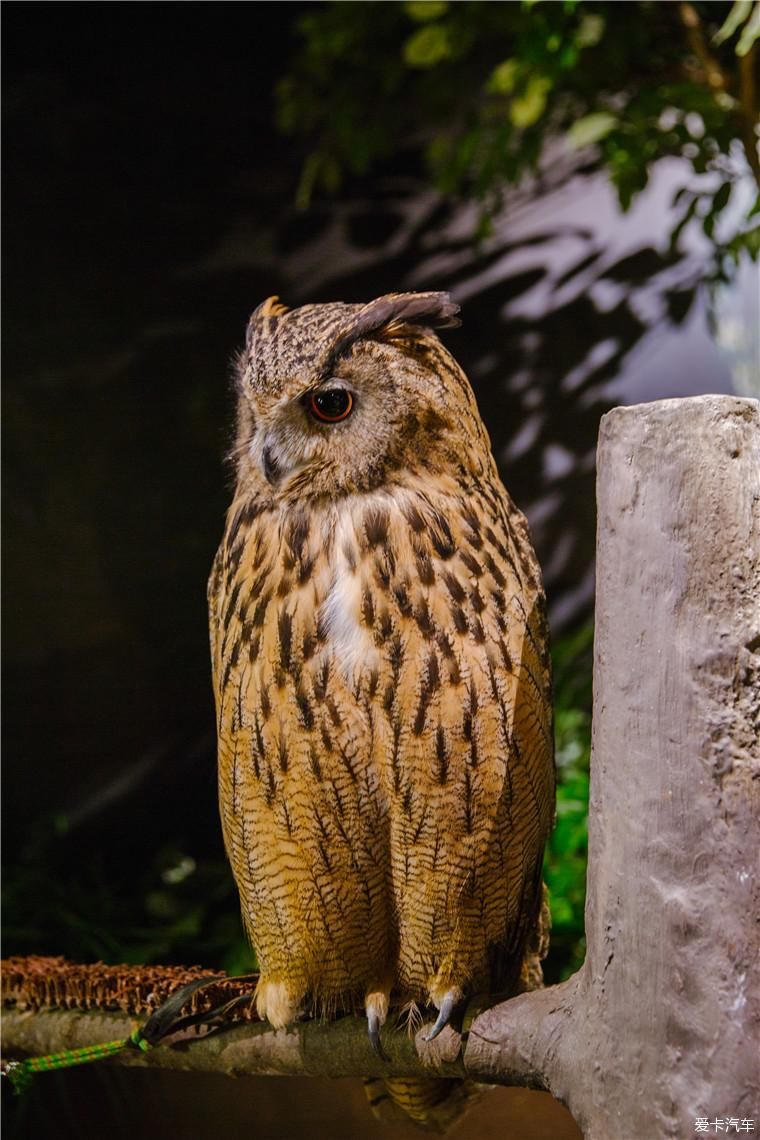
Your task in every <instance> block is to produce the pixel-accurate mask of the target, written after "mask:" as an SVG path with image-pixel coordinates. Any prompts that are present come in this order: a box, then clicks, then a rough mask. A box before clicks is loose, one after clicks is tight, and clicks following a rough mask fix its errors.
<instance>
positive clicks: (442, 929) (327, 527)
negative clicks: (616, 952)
mask: <svg viewBox="0 0 760 1140" xmlns="http://www.w3.org/2000/svg"><path fill="white" fill-rule="evenodd" d="M457 312H458V306H456V305H455V304H453V303H452V302H451V301H450V300H449V297H448V295H447V294H445V293H393V294H389V295H388V296H384V297H379V298H378V299H377V300H375V301H371V302H370V303H369V304H365V305H361V304H337V303H336V304H321V305H305V306H304V307H302V308H297V309H293V310H291V309H288V308H286V307H285V306H284V305H282V304H280V303H279V302H278V300H277V298H270V299H269V300H268V301H265V302H264V303H263V304H262V305H260V306H259V308H258V309H256V311H255V312H254V314H253V316H252V317H251V319H250V321H249V324H248V330H247V337H246V345H245V348H244V350H243V351H242V352H241V354H240V356H239V358H238V360H237V369H236V370H237V387H238V416H237V436H236V443H235V448H234V457H235V461H236V470H237V482H236V487H235V493H234V498H233V502H232V505H231V507H230V509H229V513H228V515H227V521H226V529H225V533H224V537H223V540H222V543H221V546H220V548H219V551H218V554H217V557H216V561H215V563H214V567H213V570H212V574H211V580H210V584H209V601H210V624H211V644H212V657H213V674H214V686H215V693H216V707H217V718H218V736H219V801H220V807H221V816H222V823H223V830H224V839H225V845H226V849H227V853H228V855H229V859H230V862H231V864H232V869H233V872H234V875H235V879H236V881H237V886H238V889H239V891H240V899H241V908H242V915H243V922H244V924H245V928H246V931H247V933H248V935H249V937H250V940H251V942H252V943H253V946H254V949H255V952H256V957H257V959H258V964H259V969H260V977H259V982H258V986H257V990H256V1004H257V1008H258V1012H259V1013H260V1015H261V1016H262V1017H263V1018H266V1019H268V1020H269V1022H270V1023H271V1024H272V1025H273V1026H275V1027H279V1026H284V1025H286V1024H288V1022H290V1021H292V1019H293V1018H294V1017H295V1016H296V1014H297V1013H298V1012H299V1010H301V1009H303V1008H304V1007H306V1008H308V1009H311V1010H313V1011H316V1012H321V1013H327V1014H329V1013H331V1012H332V1011H335V1010H337V1009H352V1008H363V1009H364V1010H365V1011H366V1016H367V1021H368V1028H369V1035H370V1039H371V1040H372V1042H373V1044H374V1046H375V1048H376V1049H377V1050H378V1051H380V1052H381V1050H382V1046H381V1045H380V1041H379V1028H380V1026H381V1025H382V1024H383V1022H384V1021H385V1019H386V1016H387V1013H388V1008H389V1004H390V1003H391V1002H392V1001H394V1002H395V1001H399V1002H417V1003H420V1004H428V1003H430V1004H432V1005H433V1006H435V1007H436V1008H437V1010H438V1015H437V1020H436V1023H435V1026H434V1028H433V1031H432V1033H431V1034H430V1036H431V1037H432V1036H434V1035H435V1034H437V1033H438V1032H439V1031H440V1030H441V1029H442V1028H443V1026H444V1025H445V1024H446V1023H447V1022H448V1020H449V1018H450V1017H451V1015H452V1011H453V1010H454V1008H455V1007H456V1006H457V1004H458V1003H459V1002H460V1001H461V999H462V998H463V997H464V996H466V994H467V993H470V992H472V991H473V990H474V989H477V988H480V989H507V988H509V987H512V986H514V985H515V984H516V981H517V979H518V977H519V975H520V970H521V966H522V963H523V958H524V956H525V950H526V942H527V939H528V936H529V934H530V932H531V929H532V928H533V927H534V926H535V923H536V919H537V914H538V910H539V908H540V901H541V862H542V855H543V848H544V841H545V839H546V836H547V833H548V831H549V828H550V824H551V820H552V815H553V807H554V764H553V752H552V731H551V727H552V726H551V699H550V666H549V658H548V653H547V634H546V624H545V616H544V597H543V591H542V586H541V580H540V574H539V569H538V566H537V563H536V558H535V555H534V553H533V549H532V546H531V541H530V537H529V533H528V529H527V525H526V522H525V519H524V517H523V516H522V514H520V512H519V511H518V510H516V508H515V507H514V505H513V504H512V501H511V500H510V498H509V496H508V495H507V493H506V491H505V489H504V487H503V486H502V483H501V481H500V479H499V476H498V473H497V470H496V465H495V463H494V460H493V458H492V456H491V452H490V444H489V440H488V436H487V434H486V431H485V428H484V426H483V423H482V421H481V419H480V416H479V414H478V411H477V407H476V404H475V400H474V396H473V393H472V390H471V388H470V385H469V383H468V381H467V379H466V377H465V375H464V373H463V372H462V370H461V368H460V367H459V366H458V365H457V363H456V361H455V360H454V359H453V357H452V356H451V355H450V354H449V353H448V351H447V350H446V349H445V348H444V347H443V345H442V344H441V342H440V341H439V339H438V337H437V335H436V333H435V331H434V330H435V329H437V328H445V327H447V326H453V325H457V324H458V323H459V321H458V320H457V318H456V313H457Z"/></svg>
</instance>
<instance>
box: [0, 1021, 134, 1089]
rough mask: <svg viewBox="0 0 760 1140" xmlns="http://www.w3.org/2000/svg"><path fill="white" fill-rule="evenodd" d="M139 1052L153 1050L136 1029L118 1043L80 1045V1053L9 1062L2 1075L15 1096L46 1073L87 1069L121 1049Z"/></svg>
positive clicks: (69, 1052) (49, 1054)
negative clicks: (35, 1076)
mask: <svg viewBox="0 0 760 1140" xmlns="http://www.w3.org/2000/svg"><path fill="white" fill-rule="evenodd" d="M128 1048H133V1049H141V1050H142V1051H143V1052H147V1051H148V1049H150V1048H152V1046H151V1044H150V1042H149V1041H147V1040H146V1039H145V1038H144V1037H143V1036H142V1030H140V1029H136V1030H135V1031H134V1033H132V1034H130V1036H129V1037H123V1038H121V1039H119V1040H118V1041H104V1042H103V1044H102V1045H83V1046H82V1048H81V1049H62V1050H61V1052H60V1053H45V1054H43V1056H41V1057H27V1058H26V1060H24V1061H9V1062H8V1064H7V1066H6V1068H5V1075H6V1076H7V1077H8V1078H9V1080H10V1082H11V1086H12V1087H13V1090H14V1092H16V1093H17V1094H18V1093H22V1092H24V1091H25V1090H26V1089H27V1088H28V1087H29V1085H30V1083H31V1080H32V1077H33V1075H34V1074H35V1073H48V1072H52V1071H53V1070H55V1069H70V1068H71V1067H72V1066H74V1065H87V1064H89V1063H90V1062H91V1061H100V1060H101V1059H102V1058H103V1057H112V1056H113V1055H114V1053H120V1052H121V1051H122V1049H128Z"/></svg>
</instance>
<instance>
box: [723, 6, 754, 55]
mask: <svg viewBox="0 0 760 1140" xmlns="http://www.w3.org/2000/svg"><path fill="white" fill-rule="evenodd" d="M751 11H752V0H736V3H735V4H734V6H733V8H732V9H731V11H730V12H729V13H728V16H727V17H726V20H725V22H724V24H723V26H722V27H721V28H719V29H718V31H717V32H716V33H715V35H714V36H713V43H716V44H722V43H725V42H726V40H728V39H730V38H731V36H732V35H733V34H734V32H735V31H736V30H737V29H738V28H739V27H741V25H742V24H743V23H744V22H745V20H746V19H747V18H748V16H749V14H750V12H751Z"/></svg>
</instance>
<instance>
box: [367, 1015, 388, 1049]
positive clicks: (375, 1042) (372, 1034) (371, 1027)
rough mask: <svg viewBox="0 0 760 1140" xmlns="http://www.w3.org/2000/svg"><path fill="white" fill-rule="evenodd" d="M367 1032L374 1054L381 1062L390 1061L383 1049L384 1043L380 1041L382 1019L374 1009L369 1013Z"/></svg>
mask: <svg viewBox="0 0 760 1140" xmlns="http://www.w3.org/2000/svg"><path fill="white" fill-rule="evenodd" d="M367 1032H368V1034H369V1043H370V1045H371V1046H372V1050H373V1052H374V1053H376V1054H377V1055H378V1057H379V1058H380V1060H381V1061H390V1057H389V1056H388V1054H387V1053H386V1052H385V1049H383V1043H382V1041H381V1040H380V1018H379V1016H378V1014H377V1013H376V1012H375V1010H373V1009H371V1010H369V1012H368V1013H367Z"/></svg>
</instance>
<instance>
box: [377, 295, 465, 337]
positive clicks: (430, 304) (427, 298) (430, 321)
mask: <svg viewBox="0 0 760 1140" xmlns="http://www.w3.org/2000/svg"><path fill="white" fill-rule="evenodd" d="M458 313H459V305H457V304H456V302H454V301H452V300H451V297H450V296H449V294H448V293H388V294H387V295H386V296H385V297H378V298H377V300H375V301H370V303H369V304H368V305H365V306H364V308H363V309H362V310H361V312H360V313H359V316H358V319H357V322H356V323H357V326H358V328H359V335H360V336H366V335H367V333H371V332H376V331H377V330H378V329H381V328H387V327H388V326H389V325H394V326H395V325H425V326H427V328H431V329H448V328H456V327H457V325H460V324H461V323H462V322H461V321H460V320H459V317H458Z"/></svg>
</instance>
